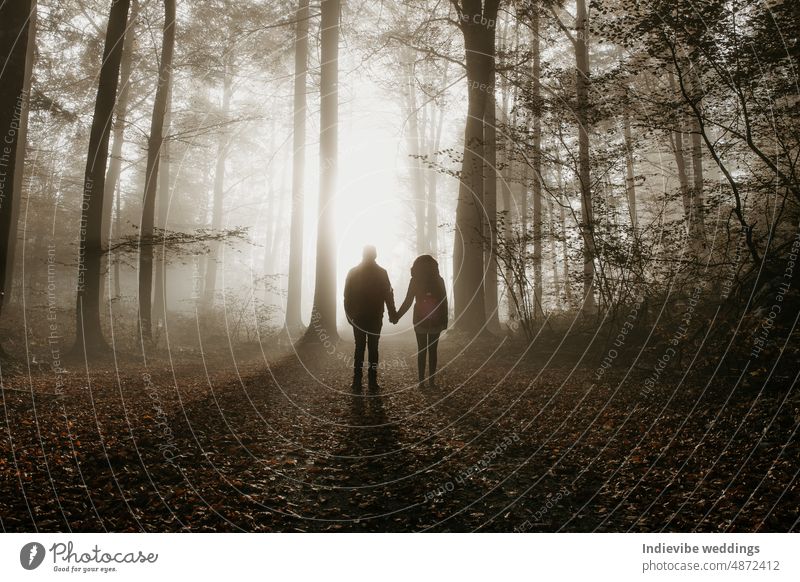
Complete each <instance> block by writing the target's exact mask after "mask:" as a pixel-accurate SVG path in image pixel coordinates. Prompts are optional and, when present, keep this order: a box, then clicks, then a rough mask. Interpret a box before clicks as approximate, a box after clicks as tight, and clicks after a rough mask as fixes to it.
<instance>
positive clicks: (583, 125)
mask: <svg viewBox="0 0 800 582" xmlns="http://www.w3.org/2000/svg"><path fill="white" fill-rule="evenodd" d="M588 24H589V23H588V17H587V13H586V0H577V1H576V15H575V64H576V92H575V94H576V99H577V116H578V179H579V180H580V189H581V233H582V235H583V306H582V311H583V312H584V313H585V314H591V313H594V312H595V311H596V309H597V304H596V302H595V297H594V259H595V256H596V252H595V240H594V209H593V205H592V183H591V166H590V164H591V160H590V158H589V107H590V104H589V47H588V43H587V34H588V29H589V26H588Z"/></svg>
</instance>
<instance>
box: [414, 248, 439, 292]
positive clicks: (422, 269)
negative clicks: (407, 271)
mask: <svg viewBox="0 0 800 582" xmlns="http://www.w3.org/2000/svg"><path fill="white" fill-rule="evenodd" d="M411 277H412V278H413V279H414V280H415V281H417V283H418V284H419V286H420V288H421V290H422V291H425V292H427V293H434V292H436V291H437V290H438V289H439V279H440V277H439V263H437V262H436V259H434V258H433V257H432V256H430V255H420V256H418V257H417V258H416V259H414V264H413V265H411Z"/></svg>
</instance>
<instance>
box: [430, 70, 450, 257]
mask: <svg viewBox="0 0 800 582" xmlns="http://www.w3.org/2000/svg"><path fill="white" fill-rule="evenodd" d="M446 85H447V69H445V73H444V79H443V83H442V86H443V87H444V86H446ZM430 107H431V115H430V119H431V122H430V124H429V125H430V129H431V137H430V148H429V149H428V159H429V160H430V167H429V168H428V171H427V174H428V209H427V212H426V219H427V223H428V226H427V232H428V246H429V248H430V253H431V255H433V257H434V258H437V259H438V257H439V201H438V183H439V172H438V171H437V170H436V165H437V164H438V162H439V145H440V144H441V142H442V128H443V127H444V118H445V115H444V108H443V107H442V108H437V105H436V102H435V101H431V105H430Z"/></svg>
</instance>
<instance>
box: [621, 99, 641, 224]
mask: <svg viewBox="0 0 800 582" xmlns="http://www.w3.org/2000/svg"><path fill="white" fill-rule="evenodd" d="M622 122H623V124H624V127H623V131H624V137H625V194H626V195H627V197H628V214H629V216H630V221H631V227H632V228H633V229H634V231H635V230H636V229H637V228H638V227H639V217H638V214H637V212H636V180H635V172H634V166H633V138H632V137H631V120H630V117H629V116H628V112H627V111H623V113H622Z"/></svg>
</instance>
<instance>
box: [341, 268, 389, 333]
mask: <svg viewBox="0 0 800 582" xmlns="http://www.w3.org/2000/svg"><path fill="white" fill-rule="evenodd" d="M384 305H386V306H387V308H388V309H389V315H390V316H391V315H393V314H394V313H395V307H394V293H393V292H392V285H391V283H389V275H388V274H387V273H386V269H384V268H382V267H380V266H378V264H377V263H376V262H375V261H366V262H362V263H361V264H360V265H358V266H356V267H353V268H352V269H350V272H349V273H347V280H346V281H345V284H344V312H345V314H346V315H347V321H349V322H350V323H351V324H354V325H357V326H359V327H374V326H376V325H380V324H381V323H382V322H383V306H384Z"/></svg>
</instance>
